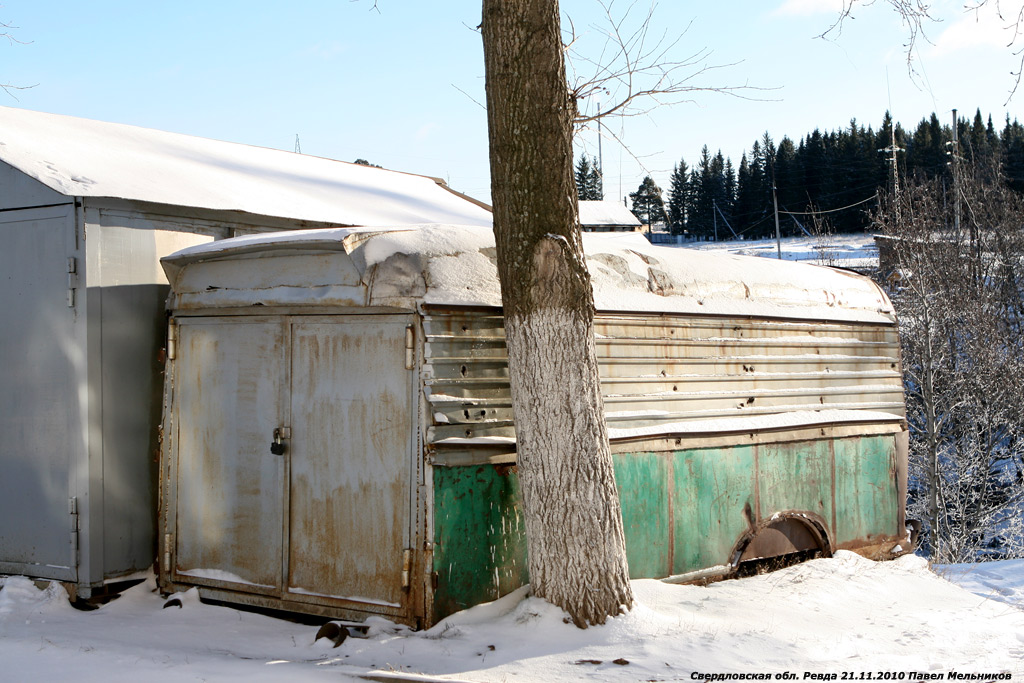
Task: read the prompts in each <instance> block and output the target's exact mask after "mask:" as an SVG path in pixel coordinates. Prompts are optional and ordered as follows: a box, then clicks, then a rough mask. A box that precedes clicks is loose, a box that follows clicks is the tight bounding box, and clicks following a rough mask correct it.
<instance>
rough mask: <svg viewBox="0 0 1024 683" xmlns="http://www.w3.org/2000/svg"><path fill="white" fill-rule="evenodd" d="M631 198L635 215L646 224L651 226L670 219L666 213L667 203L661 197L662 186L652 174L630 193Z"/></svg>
mask: <svg viewBox="0 0 1024 683" xmlns="http://www.w3.org/2000/svg"><path fill="white" fill-rule="evenodd" d="M629 199H630V201H632V202H633V209H632V211H633V215H634V216H636V217H637V218H638V219H639V220H640V222H641V223H643V224H644V225H647V226H650V225H651V224H653V223H661V222H663V221H665V220H667V219H668V217H667V216H666V215H665V203H664V201H662V198H661V188H660V187H658V184H657V183H655V182H654V179H653V178H651V176H645V177H644V179H643V182H641V183H640V187H639V188H637V191H636V192H630V193H629Z"/></svg>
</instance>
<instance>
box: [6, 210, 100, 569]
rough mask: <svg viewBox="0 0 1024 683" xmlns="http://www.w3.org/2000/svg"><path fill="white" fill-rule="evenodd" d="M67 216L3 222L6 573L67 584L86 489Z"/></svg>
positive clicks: (42, 214)
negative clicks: (80, 499) (79, 510)
mask: <svg viewBox="0 0 1024 683" xmlns="http://www.w3.org/2000/svg"><path fill="white" fill-rule="evenodd" d="M71 211H72V209H71V208H69V207H67V206H56V207H50V208H43V209H28V210H25V211H12V212H9V213H7V214H4V215H3V217H2V218H0V245H2V248H0V320H3V323H2V326H0V434H2V438H0V573H17V574H26V575H28V576H38V577H43V578H49V579H58V580H61V581H76V580H77V579H78V572H77V569H78V557H77V549H78V524H77V517H78V499H77V497H78V496H79V495H82V496H83V498H82V500H83V502H84V501H85V500H86V497H85V495H86V493H87V490H86V489H85V488H84V486H85V485H87V483H88V478H87V477H80V476H79V475H80V473H81V472H83V471H84V467H83V465H84V462H85V448H86V435H85V431H84V429H83V424H82V415H83V414H84V413H83V410H84V406H85V403H84V401H86V400H87V398H86V396H87V394H86V392H85V391H84V389H85V381H86V370H85V344H84V338H82V334H81V331H82V326H83V321H84V307H83V306H82V303H81V301H80V300H79V299H81V300H84V298H85V297H84V296H82V297H76V294H77V293H78V292H79V291H80V290H79V289H78V283H77V282H76V280H77V278H78V273H77V272H73V271H77V270H78V265H79V264H78V263H77V261H76V260H75V258H73V254H74V253H75V252H74V249H75V246H74V237H75V227H74V220H73V218H72V213H71ZM80 487H81V488H80Z"/></svg>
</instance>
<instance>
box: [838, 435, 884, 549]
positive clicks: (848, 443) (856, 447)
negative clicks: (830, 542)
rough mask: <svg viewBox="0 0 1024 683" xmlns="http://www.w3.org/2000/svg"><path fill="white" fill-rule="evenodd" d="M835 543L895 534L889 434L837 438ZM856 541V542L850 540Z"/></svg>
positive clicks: (841, 543)
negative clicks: (887, 435) (884, 435)
mask: <svg viewBox="0 0 1024 683" xmlns="http://www.w3.org/2000/svg"><path fill="white" fill-rule="evenodd" d="M835 459H836V528H835V535H836V539H835V542H836V545H837V546H838V547H842V546H843V545H845V544H853V545H863V542H864V541H869V540H874V539H877V538H878V537H880V536H883V535H887V536H898V535H899V529H897V525H898V524H899V501H897V500H896V498H897V490H896V473H895V467H896V443H895V440H894V439H893V438H892V437H881V436H873V437H862V438H859V439H848V440H837V441H836V442H835ZM855 541H859V543H854V542H855Z"/></svg>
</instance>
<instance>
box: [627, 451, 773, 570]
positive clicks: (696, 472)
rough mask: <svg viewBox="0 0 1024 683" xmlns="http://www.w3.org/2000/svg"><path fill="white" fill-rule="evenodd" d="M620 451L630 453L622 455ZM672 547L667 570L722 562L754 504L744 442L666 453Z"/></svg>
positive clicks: (751, 454)
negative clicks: (669, 467) (669, 472)
mask: <svg viewBox="0 0 1024 683" xmlns="http://www.w3.org/2000/svg"><path fill="white" fill-rule="evenodd" d="M620 457H630V456H629V455H624V456H620ZM672 462H673V480H672V484H673V487H672V511H673V520H672V523H673V524H674V525H675V527H674V528H675V549H674V550H675V552H674V555H673V563H672V571H671V572H668V573H670V574H685V573H687V572H692V571H696V570H698V569H705V568H707V567H713V566H716V565H723V564H728V563H729V562H730V561H731V560H732V558H731V556H730V555H731V553H732V550H733V547H734V546H735V544H736V541H737V540H738V539H739V537H740V536H741V535H742V534H743V533H744V532H745V531H746V530H747V529H748V528H749V527H750V525H751V522H750V520H749V519H748V517H747V514H746V512H745V511H747V510H750V511H753V509H754V508H755V507H756V502H755V498H756V486H757V485H756V482H755V473H756V468H755V462H756V461H755V458H754V449H753V448H752V447H750V446H737V447H732V448H722V449H718V448H708V449H695V450H686V451H676V452H675V453H673V454H672Z"/></svg>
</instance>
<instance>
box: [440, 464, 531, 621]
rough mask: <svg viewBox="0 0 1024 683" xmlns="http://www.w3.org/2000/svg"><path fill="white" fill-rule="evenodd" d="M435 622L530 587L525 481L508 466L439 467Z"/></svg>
mask: <svg viewBox="0 0 1024 683" xmlns="http://www.w3.org/2000/svg"><path fill="white" fill-rule="evenodd" d="M433 472H434V506H433V507H434V539H433V540H434V553H433V555H434V557H433V561H434V564H433V571H434V572H435V573H436V576H437V587H436V589H435V590H434V596H433V601H434V613H433V615H432V616H433V623H436V622H437V621H440V620H441V619H442V618H444V617H446V616H448V615H449V614H451V613H453V612H457V611H459V610H461V609H466V608H467V607H471V606H473V605H476V604H479V603H481V602H488V601H491V600H497V599H498V598H499V597H501V596H502V595H505V594H507V593H510V592H511V591H513V590H515V589H516V588H518V587H519V586H522V585H523V584H525V583H527V582H528V581H529V578H528V576H527V571H528V569H527V564H526V529H525V528H524V526H523V518H522V512H521V510H520V506H519V500H520V494H519V479H518V477H517V476H516V474H515V471H514V470H513V469H511V468H510V467H506V466H501V465H499V466H494V465H473V466H470V467H435V468H434V470H433Z"/></svg>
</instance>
